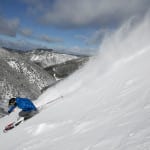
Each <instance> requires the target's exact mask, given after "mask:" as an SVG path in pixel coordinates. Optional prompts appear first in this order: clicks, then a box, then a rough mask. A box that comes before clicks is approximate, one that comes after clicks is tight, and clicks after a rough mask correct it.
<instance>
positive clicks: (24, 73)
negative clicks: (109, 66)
mask: <svg viewBox="0 0 150 150" xmlns="http://www.w3.org/2000/svg"><path fill="white" fill-rule="evenodd" d="M88 59H89V57H87V56H76V55H70V54H62V53H58V52H56V51H53V50H52V49H37V50H31V51H18V50H13V49H10V48H9V49H8V48H0V106H2V107H0V113H2V114H4V112H5V111H4V109H3V103H4V100H7V99H9V98H11V97H16V96H20V97H28V98H31V99H33V100H34V99H36V98H37V97H38V96H39V95H40V94H41V93H42V91H43V90H44V89H46V88H47V87H50V86H52V85H54V84H56V83H57V82H58V80H61V79H63V78H65V77H67V76H68V75H70V74H71V73H73V72H74V71H75V70H77V69H78V68H79V67H81V66H82V65H83V64H84V63H85V62H87V61H88Z"/></svg>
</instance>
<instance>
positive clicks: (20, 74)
mask: <svg viewBox="0 0 150 150" xmlns="http://www.w3.org/2000/svg"><path fill="white" fill-rule="evenodd" d="M55 82H56V81H55V79H54V77H53V76H51V75H49V74H48V73H47V72H46V71H45V70H43V68H40V67H39V66H38V65H36V64H34V63H32V62H30V61H29V60H28V59H27V58H26V57H23V56H22V55H20V54H19V53H15V52H10V51H7V50H5V49H2V48H0V100H4V99H9V98H10V97H13V96H18V95H20V96H23V97H24V96H27V97H30V98H32V99H35V98H37V97H38V96H39V95H40V94H41V90H42V89H43V88H45V87H47V86H49V85H52V84H54V83H55Z"/></svg>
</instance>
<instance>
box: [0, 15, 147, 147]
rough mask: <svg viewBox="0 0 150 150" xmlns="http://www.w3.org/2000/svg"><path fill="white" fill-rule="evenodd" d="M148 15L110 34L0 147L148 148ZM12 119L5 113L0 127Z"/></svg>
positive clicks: (43, 97)
mask: <svg viewBox="0 0 150 150" xmlns="http://www.w3.org/2000/svg"><path fill="white" fill-rule="evenodd" d="M149 18H150V17H149V15H147V16H146V17H145V18H144V19H143V20H142V21H141V23H140V22H139V23H137V24H132V23H131V22H130V23H129V24H126V25H124V26H123V27H121V28H120V29H119V30H117V31H116V32H115V33H113V34H111V35H109V36H106V37H105V39H104V41H103V43H102V45H101V47H100V53H99V55H98V56H95V57H94V58H92V60H91V61H90V62H89V63H88V64H87V65H86V66H85V67H83V68H81V69H80V70H78V71H76V72H75V73H74V74H73V75H72V76H70V77H68V78H67V79H66V80H64V81H62V82H60V83H59V84H57V85H56V86H54V87H52V88H50V89H48V90H47V91H46V92H45V93H44V94H43V95H41V96H40V97H39V99H38V101H37V104H38V105H42V104H45V103H47V102H50V101H51V100H55V102H53V103H50V105H48V106H47V107H45V109H43V110H42V112H41V113H39V114H38V115H36V116H35V117H33V118H32V119H30V120H28V121H26V122H24V124H21V125H20V126H18V127H17V128H15V129H13V130H12V131H10V132H8V133H7V134H2V133H1V134H0V139H1V140H0V147H1V148H2V149H3V150H10V149H15V150H43V149H53V150H66V149H67V150H148V149H149V148H150V140H149V138H150V101H149V99H150V80H149V76H150V69H149V64H150V59H149V58H150V44H149V39H150V30H149V28H150V19H149ZM62 95H63V97H61V96H62ZM56 98H58V99H57V100H56ZM12 115H13V114H12ZM8 118H10V119H11V118H12V116H11V115H10V116H9V117H5V118H3V119H2V120H1V123H0V128H3V126H4V125H5V123H6V122H7V119H8ZM6 143H9V144H6Z"/></svg>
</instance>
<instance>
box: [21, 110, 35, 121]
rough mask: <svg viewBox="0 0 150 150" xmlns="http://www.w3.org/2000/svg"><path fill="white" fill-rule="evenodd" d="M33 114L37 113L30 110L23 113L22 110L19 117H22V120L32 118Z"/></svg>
mask: <svg viewBox="0 0 150 150" xmlns="http://www.w3.org/2000/svg"><path fill="white" fill-rule="evenodd" d="M35 114H37V111H35V110H31V111H23V110H22V111H20V112H19V116H20V117H24V120H26V119H29V118H31V117H33V116H34V115H35Z"/></svg>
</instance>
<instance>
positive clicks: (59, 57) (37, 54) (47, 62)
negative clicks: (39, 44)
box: [25, 49, 80, 68]
mask: <svg viewBox="0 0 150 150" xmlns="http://www.w3.org/2000/svg"><path fill="white" fill-rule="evenodd" d="M25 55H27V56H28V57H29V58H30V60H31V61H33V62H35V63H38V64H40V65H41V66H42V67H43V68H46V67H50V66H54V65H58V64H62V63H65V62H66V61H69V60H74V59H77V58H80V57H79V56H76V55H69V54H61V53H58V52H55V51H53V50H46V49H45V50H44V49H43V50H42V49H39V50H33V51H29V52H26V53H25Z"/></svg>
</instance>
